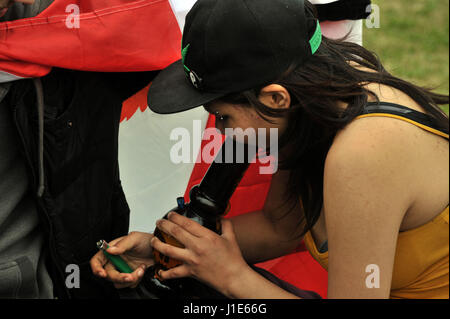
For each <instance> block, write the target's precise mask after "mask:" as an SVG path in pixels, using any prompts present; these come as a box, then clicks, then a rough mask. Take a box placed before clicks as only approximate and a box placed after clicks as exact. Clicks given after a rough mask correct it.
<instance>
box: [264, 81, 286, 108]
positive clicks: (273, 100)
mask: <svg viewBox="0 0 450 319" xmlns="http://www.w3.org/2000/svg"><path fill="white" fill-rule="evenodd" d="M258 99H259V101H260V102H261V103H264V104H265V105H267V106H268V107H271V108H274V109H287V108H289V107H290V105H291V95H290V94H289V92H288V90H286V88H285V87H283V86H281V85H279V84H269V85H267V86H265V87H263V88H262V89H261V91H260V93H259V96H258Z"/></svg>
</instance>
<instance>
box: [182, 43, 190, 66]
mask: <svg viewBox="0 0 450 319" xmlns="http://www.w3.org/2000/svg"><path fill="white" fill-rule="evenodd" d="M181 46H182V47H183V43H182V44H181ZM189 46H190V44H188V45H187V46H186V47H184V49H182V50H181V61H182V62H183V66H184V69H185V70H186V71H187V72H191V70H189V68H188V67H187V66H186V65H185V64H184V60H185V59H186V54H187V52H188V49H189Z"/></svg>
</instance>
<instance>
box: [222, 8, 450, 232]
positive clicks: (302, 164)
mask: <svg viewBox="0 0 450 319" xmlns="http://www.w3.org/2000/svg"><path fill="white" fill-rule="evenodd" d="M305 11H306V16H307V17H308V28H309V30H311V32H310V36H312V33H313V31H314V28H315V25H316V22H315V21H316V20H315V19H316V11H315V8H314V6H313V5H312V4H310V3H309V2H308V1H305ZM350 63H354V64H359V65H360V66H362V67H365V68H368V69H370V70H371V71H364V70H361V69H357V68H355V67H353V66H352V65H351V64H350ZM271 83H276V84H279V85H282V86H283V87H285V88H286V89H287V90H288V91H289V93H290V95H291V98H292V105H291V107H290V108H289V109H288V110H275V109H272V108H270V107H267V106H266V105H264V104H262V103H261V102H259V100H258V96H259V93H260V91H261V89H262V88H263V87H264V86H266V85H267V84H270V83H267V84H265V85H261V86H260V87H257V88H253V89H250V90H247V91H244V92H239V93H236V94H230V95H227V96H225V97H224V98H222V99H221V101H223V102H226V103H231V104H237V105H240V106H249V107H253V108H254V109H255V110H256V111H257V112H258V113H259V114H260V115H261V116H262V117H263V118H266V116H271V117H286V118H287V119H288V125H287V129H286V131H285V133H284V134H283V135H282V136H280V139H279V146H280V149H282V147H283V146H285V145H288V146H289V149H292V150H293V151H292V152H290V153H289V156H287V158H285V159H284V160H283V161H280V163H279V164H280V165H279V168H280V169H286V170H289V171H290V177H289V187H288V189H289V191H288V192H289V194H286V195H287V201H286V203H291V204H292V206H291V207H293V206H294V205H296V202H298V200H299V199H301V201H302V205H303V216H300V221H299V225H300V224H301V225H303V226H304V228H303V231H302V235H303V234H304V233H306V232H307V231H308V230H309V229H310V228H311V227H312V226H313V225H314V224H315V222H316V221H317V219H318V218H319V215H320V212H321V209H322V205H323V177H324V165H325V159H326V156H327V153H328V151H329V149H330V147H331V144H332V142H333V139H334V137H335V135H336V133H337V132H338V131H339V130H341V129H343V128H344V127H345V126H346V125H347V124H349V123H350V122H351V121H352V120H353V119H355V117H356V116H358V115H359V114H361V112H362V111H363V108H364V106H365V105H366V104H367V102H368V96H369V95H372V96H373V97H374V98H375V99H376V100H377V101H378V97H377V96H376V94H374V93H373V92H371V91H369V90H367V89H366V88H364V85H365V84H368V83H380V84H383V85H387V86H390V87H393V88H396V89H398V90H400V91H402V92H404V93H406V94H407V95H409V96H410V97H411V98H412V99H414V100H415V101H416V102H417V103H418V104H419V105H421V106H422V107H423V109H424V110H425V111H426V113H428V114H429V115H431V116H432V117H433V118H435V120H436V121H437V122H438V124H439V126H441V127H443V128H445V129H446V130H447V131H448V128H449V122H448V117H447V115H446V114H445V113H444V112H443V111H442V110H441V109H440V107H439V106H438V105H442V104H448V103H449V96H448V95H441V94H436V93H433V92H432V91H431V89H430V88H423V87H419V86H417V85H414V84H412V83H409V82H407V81H404V80H402V79H399V78H397V77H395V76H393V75H391V74H390V73H389V72H388V71H386V69H385V68H384V67H383V65H382V64H381V62H380V59H379V58H378V57H377V55H376V54H374V53H372V52H370V51H368V50H366V49H365V48H363V47H362V46H360V45H358V44H354V43H350V42H346V41H345V39H341V40H332V39H328V38H326V37H324V38H323V41H322V44H321V46H320V48H319V49H318V51H317V52H316V53H315V54H314V55H313V56H312V57H311V58H310V59H309V60H308V61H307V62H306V64H304V65H301V66H300V67H297V66H296V65H292V66H291V67H290V68H289V69H288V70H287V71H286V72H285V73H284V74H282V75H281V76H280V77H279V79H277V80H275V81H272V82H271ZM339 102H344V103H347V104H348V107H347V108H346V109H345V110H344V111H343V110H342V108H340V107H339V106H338V103H339ZM290 211H291V209H287V213H289V212H290Z"/></svg>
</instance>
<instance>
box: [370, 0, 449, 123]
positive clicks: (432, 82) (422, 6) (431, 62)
mask: <svg viewBox="0 0 450 319" xmlns="http://www.w3.org/2000/svg"><path fill="white" fill-rule="evenodd" d="M372 3H373V4H375V5H378V7H379V8H380V11H379V12H380V28H367V27H366V25H365V24H364V34H363V37H364V46H365V47H366V48H367V49H369V50H371V51H373V52H375V53H377V54H378V56H379V57H380V58H381V61H382V63H383V65H384V66H385V68H386V69H387V70H388V71H390V72H391V73H392V74H394V75H395V76H398V77H400V78H402V79H405V80H408V81H410V82H412V83H415V84H418V85H421V86H425V87H429V88H435V91H436V92H438V93H443V94H448V93H449V1H448V0H372ZM443 109H444V110H445V111H446V112H447V114H448V112H449V107H448V105H446V106H443Z"/></svg>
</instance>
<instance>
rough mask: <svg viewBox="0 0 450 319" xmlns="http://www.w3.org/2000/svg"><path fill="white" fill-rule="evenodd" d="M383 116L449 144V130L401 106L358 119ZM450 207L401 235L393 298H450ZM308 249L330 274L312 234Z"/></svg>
mask: <svg viewBox="0 0 450 319" xmlns="http://www.w3.org/2000/svg"><path fill="white" fill-rule="evenodd" d="M373 116H383V117H391V118H396V119H400V120H403V121H407V122H409V123H411V124H414V125H416V126H418V127H420V128H422V129H424V130H426V131H428V132H431V133H433V134H436V135H439V136H442V137H444V138H446V139H447V140H448V138H449V135H448V132H447V130H445V129H444V128H441V127H439V125H437V124H436V123H435V121H434V119H433V118H431V117H430V116H428V115H426V114H423V113H420V112H417V111H415V110H411V109H409V108H406V107H404V106H401V105H397V104H392V103H386V102H381V104H378V103H368V107H367V108H366V109H365V111H364V113H363V114H362V115H360V116H359V117H358V118H364V117H373ZM448 220H449V207H448V206H447V208H446V209H445V210H444V211H443V212H442V213H441V214H439V215H438V216H436V217H435V218H434V219H433V220H431V221H430V222H428V223H426V224H424V225H422V226H420V227H418V228H414V229H411V230H408V231H405V232H400V233H399V236H398V239H397V249H396V254H395V259H394V270H393V274H392V285H391V294H390V298H394V299H399V298H402V299H403V298H404V299H448V298H449V235H448V234H449V222H448ZM304 241H305V245H306V248H307V249H308V251H309V252H310V253H311V255H312V257H313V258H314V259H315V260H317V261H318V262H319V263H320V265H321V266H322V267H323V268H325V269H326V270H328V251H326V252H320V251H319V249H318V248H317V247H316V245H315V242H314V239H313V237H312V235H311V232H308V233H307V234H306V235H305V238H304Z"/></svg>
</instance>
